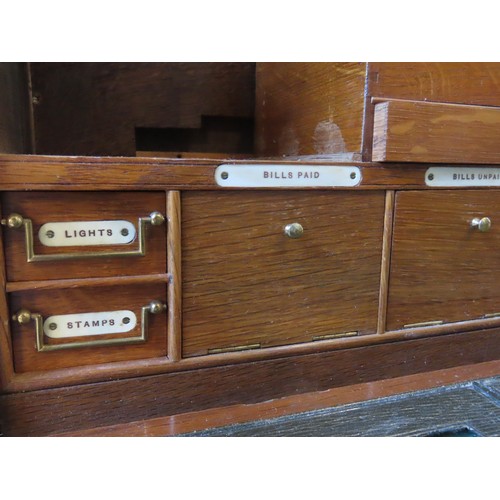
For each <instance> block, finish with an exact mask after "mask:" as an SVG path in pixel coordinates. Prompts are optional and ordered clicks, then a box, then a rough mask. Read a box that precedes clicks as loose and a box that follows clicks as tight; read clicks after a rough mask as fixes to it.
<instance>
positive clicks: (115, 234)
mask: <svg viewBox="0 0 500 500" xmlns="http://www.w3.org/2000/svg"><path fill="white" fill-rule="evenodd" d="M135 234H136V231H135V226H134V225H133V224H132V223H131V222H129V221H126V220H98V221H81V222H48V223H47V224H44V225H43V226H42V227H41V228H40V230H39V231H38V238H39V240H40V242H41V243H42V244H43V245H45V246H47V247H82V246H94V245H126V244H128V243H131V242H132V241H134V239H135Z"/></svg>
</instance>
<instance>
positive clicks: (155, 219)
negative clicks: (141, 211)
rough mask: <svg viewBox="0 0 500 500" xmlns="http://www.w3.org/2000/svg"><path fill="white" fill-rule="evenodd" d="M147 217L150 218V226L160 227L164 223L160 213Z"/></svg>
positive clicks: (152, 213) (163, 217)
mask: <svg viewBox="0 0 500 500" xmlns="http://www.w3.org/2000/svg"><path fill="white" fill-rule="evenodd" d="M149 217H150V218H151V225H153V226H160V225H161V224H163V223H164V222H165V216H164V215H163V214H161V213H160V212H151V213H150V214H149Z"/></svg>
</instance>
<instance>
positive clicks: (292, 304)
mask: <svg viewBox="0 0 500 500" xmlns="http://www.w3.org/2000/svg"><path fill="white" fill-rule="evenodd" d="M384 199H385V198H384V193H383V192H364V193H345V192H344V193H328V192H324V191H316V192H314V193H307V192H297V191H296V192H293V193H285V192H253V193H248V192H246V193H244V192H240V193H237V192H225V193H211V192H202V193H183V196H182V252H183V270H182V272H183V353H184V356H196V355H202V354H207V352H208V351H209V350H210V349H226V348H232V347H239V346H242V345H247V346H248V345H254V344H260V347H269V346H275V345H284V344H294V343H298V342H309V341H312V340H313V337H316V336H324V335H332V334H339V333H340V334H342V333H345V332H352V331H356V332H358V333H359V334H369V333H375V331H376V325H377V309H378V292H379V282H380V266H381V252H382V234H383V224H384ZM292 222H298V223H300V224H301V225H302V226H303V227H304V235H303V237H302V238H299V239H290V238H288V237H286V236H285V235H284V234H283V228H284V226H285V225H286V224H289V223H292Z"/></svg>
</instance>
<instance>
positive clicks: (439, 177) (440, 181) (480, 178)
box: [425, 167, 500, 187]
mask: <svg viewBox="0 0 500 500" xmlns="http://www.w3.org/2000/svg"><path fill="white" fill-rule="evenodd" d="M425 184H426V185H427V186H429V187H474V186H476V187H482V186H483V187H490V186H500V168H495V167H485V168H483V167H431V168H429V169H428V170H427V172H426V173H425Z"/></svg>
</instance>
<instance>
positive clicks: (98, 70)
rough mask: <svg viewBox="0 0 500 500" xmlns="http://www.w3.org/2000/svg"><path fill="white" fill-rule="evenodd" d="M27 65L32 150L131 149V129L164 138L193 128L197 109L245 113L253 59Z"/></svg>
mask: <svg viewBox="0 0 500 500" xmlns="http://www.w3.org/2000/svg"><path fill="white" fill-rule="evenodd" d="M30 70H31V80H32V87H33V95H34V97H35V98H36V101H35V104H34V105H33V112H34V123H35V138H36V149H35V151H36V153H39V154H51V155H65V154H67V155H99V156H107V155H124V156H135V152H136V129H143V128H149V129H157V130H158V131H159V132H160V133H162V134H164V135H166V136H167V138H168V137H169V135H170V136H171V135H172V134H173V133H174V132H175V130H186V131H190V130H191V131H192V130H196V129H200V128H201V125H202V119H203V118H204V117H225V118H246V119H249V120H251V119H252V118H253V113H254V87H255V64H254V63H231V62H218V63H188V62H179V63H127V62H115V63H92V62H87V63H60V62H59V63H31V64H30ZM250 123H251V122H250ZM215 139H216V140H217V144H213V146H222V145H223V144H224V139H225V141H226V142H227V144H226V147H227V148H230V147H237V146H238V145H239V143H240V142H242V141H244V140H245V138H244V137H241V136H240V135H238V134H236V135H235V134H231V130H228V131H227V132H226V133H225V134H223V136H222V137H220V136H219V137H216V138H215ZM249 139H250V144H251V130H250V137H249ZM180 147H182V146H181V145H177V147H175V149H173V151H182V149H179V148H180ZM227 150H228V151H229V149H227ZM211 151H217V149H215V150H214V149H211ZM220 152H222V153H223V152H224V150H222V151H220ZM233 152H238V151H237V150H236V151H233Z"/></svg>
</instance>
